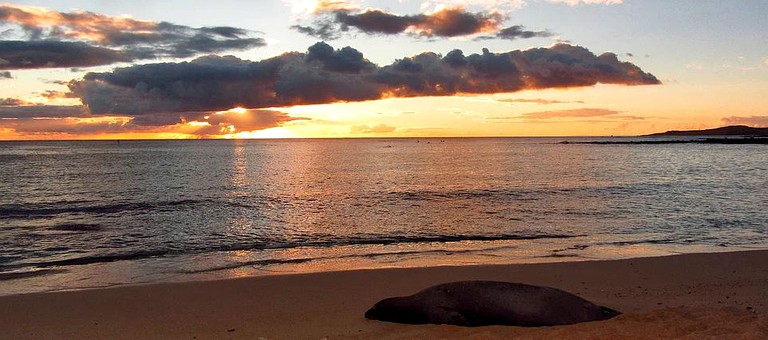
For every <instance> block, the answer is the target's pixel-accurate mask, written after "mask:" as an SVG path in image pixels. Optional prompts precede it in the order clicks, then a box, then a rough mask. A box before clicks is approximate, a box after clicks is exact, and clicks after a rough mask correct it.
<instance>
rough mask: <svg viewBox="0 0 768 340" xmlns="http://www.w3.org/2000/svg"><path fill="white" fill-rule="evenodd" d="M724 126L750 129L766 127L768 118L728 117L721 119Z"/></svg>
mask: <svg viewBox="0 0 768 340" xmlns="http://www.w3.org/2000/svg"><path fill="white" fill-rule="evenodd" d="M722 121H723V124H726V125H748V126H752V127H768V116H749V117H739V116H730V117H725V118H723V119H722Z"/></svg>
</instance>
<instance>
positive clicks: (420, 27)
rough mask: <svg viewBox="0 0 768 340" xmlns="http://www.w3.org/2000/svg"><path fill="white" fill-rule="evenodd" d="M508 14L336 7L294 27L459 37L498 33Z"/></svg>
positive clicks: (327, 35) (326, 35)
mask: <svg viewBox="0 0 768 340" xmlns="http://www.w3.org/2000/svg"><path fill="white" fill-rule="evenodd" d="M503 21H504V16H503V15H502V14H501V13H499V12H495V11H494V12H489V13H482V12H477V13H472V12H468V11H466V10H465V9H464V8H463V7H447V8H443V9H441V10H438V11H436V12H434V13H430V14H417V15H398V14H394V13H389V12H385V11H383V10H380V9H367V10H365V11H363V12H355V11H350V10H348V9H345V10H336V11H332V12H327V13H324V15H321V16H319V17H318V18H316V19H315V21H314V23H313V24H312V25H310V26H301V25H295V26H292V28H294V29H296V30H298V31H299V32H301V33H305V34H308V35H312V36H315V37H318V38H322V39H326V40H330V39H336V38H338V37H340V36H341V34H342V33H344V32H348V31H350V30H351V29H355V30H356V31H358V32H362V33H366V34H374V35H376V34H378V35H394V34H402V33H407V34H411V35H414V36H421V37H458V36H467V35H474V34H478V33H489V32H496V31H498V30H499V27H500V25H501V23H502V22H503Z"/></svg>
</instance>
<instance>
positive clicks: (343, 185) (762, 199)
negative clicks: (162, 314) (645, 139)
mask: <svg viewBox="0 0 768 340" xmlns="http://www.w3.org/2000/svg"><path fill="white" fill-rule="evenodd" d="M562 140H564V139H563V138H558V139H547V138H536V139H524V138H488V139H443V140H441V139H421V140H416V139H395V140H391V139H389V140H385V139H357V140H355V139H353V140H280V141H275V140H255V141H253V140H252V141H227V140H222V141H122V142H121V143H119V144H117V143H116V142H114V141H111V142H95V141H89V142H0V295H4V294H16V293H25V292H38V291H49V290H63V289H79V288H88V287H104V286H112V285H123V284H137V283H147V282H160V281H185V280H200V279H216V278H228V277H237V276H248V275H270V274H273V273H296V272H312V271H327V270H340V269H342V270H343V269H356V268H374V267H375V268H378V267H407V266H426V265H459V264H483V263H517V262H542V261H563V260H585V259H614V258H625V257H637V256H654V255H664V254H672V253H686V252H700V251H727V250H742V249H753V248H761V249H762V248H768V146H766V145H710V144H662V145H586V144H559V143H558V142H560V141H562ZM568 140H570V141H574V140H576V141H578V139H573V138H571V139H568Z"/></svg>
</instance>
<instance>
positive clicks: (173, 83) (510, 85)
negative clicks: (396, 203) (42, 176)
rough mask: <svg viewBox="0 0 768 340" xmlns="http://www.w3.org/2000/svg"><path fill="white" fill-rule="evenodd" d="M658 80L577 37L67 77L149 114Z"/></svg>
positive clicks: (98, 108) (86, 92) (211, 61)
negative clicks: (510, 47) (496, 47)
mask: <svg viewBox="0 0 768 340" xmlns="http://www.w3.org/2000/svg"><path fill="white" fill-rule="evenodd" d="M597 83H604V84H623V85H643V84H659V80H658V79H656V78H655V77H654V76H653V75H651V74H649V73H646V72H644V71H643V70H641V69H640V68H639V67H637V66H636V65H634V64H632V63H629V62H621V61H619V60H618V59H617V57H616V55H615V54H613V53H604V54H601V55H595V54H593V53H592V52H590V51H589V50H587V49H585V48H583V47H579V46H573V45H566V44H558V45H554V46H552V47H549V48H534V49H529V50H524V51H520V50H516V51H511V52H506V53H492V52H490V51H488V50H487V49H484V50H483V52H482V53H481V54H471V55H469V56H465V55H464V53H463V52H462V51H461V50H454V51H451V52H450V53H448V54H446V55H445V56H442V55H439V54H436V53H431V52H425V53H422V54H419V55H416V56H413V57H407V58H403V59H400V60H397V61H395V62H394V63H392V64H390V65H386V66H377V65H375V64H373V63H371V62H370V61H368V60H367V59H366V58H365V57H364V56H363V54H362V53H360V52H359V51H357V50H355V49H353V48H351V47H345V48H342V49H338V50H336V49H333V48H332V47H330V46H329V45H327V44H325V43H322V42H321V43H317V44H315V45H313V46H311V47H310V48H309V50H308V51H307V52H306V53H298V52H292V53H286V54H283V55H281V56H277V57H274V58H270V59H265V60H262V61H257V62H253V61H246V60H241V59H238V58H235V57H231V56H230V57H215V56H209V57H203V58H198V59H196V60H193V61H191V62H182V63H159V64H147V65H135V66H131V67H125V68H117V69H115V70H113V71H111V72H104V73H88V74H86V75H85V77H84V78H83V79H81V80H76V81H72V82H71V83H70V84H69V88H70V90H71V92H72V93H73V95H74V96H76V97H78V98H80V99H81V101H82V103H83V104H84V105H86V106H88V108H89V109H90V111H91V112H92V113H94V114H127V115H133V116H151V115H154V114H157V113H161V112H165V113H168V112H210V111H221V110H227V109H230V108H232V107H238V106H239V107H244V108H252V109H255V108H270V107H284V106H293V105H304V104H324V103H333V102H344V101H347V102H352V101H365V100H375V99H382V98H388V97H420V96H450V95H455V94H462V93H466V94H480V93H502V92H516V91H520V90H526V89H547V88H567V87H580V86H592V85H595V84H597Z"/></svg>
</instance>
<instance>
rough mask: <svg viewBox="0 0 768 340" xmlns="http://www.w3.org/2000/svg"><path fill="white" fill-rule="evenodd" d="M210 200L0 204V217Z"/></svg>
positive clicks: (107, 211) (170, 206)
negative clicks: (90, 203) (92, 203)
mask: <svg viewBox="0 0 768 340" xmlns="http://www.w3.org/2000/svg"><path fill="white" fill-rule="evenodd" d="M211 202H213V201H212V200H207V199H204V200H192V199H183V200H175V201H156V202H125V203H113V204H96V205H86V204H84V203H85V202H54V203H34V204H8V205H0V219H11V218H46V217H50V216H55V215H62V214H117V213H121V212H125V211H137V212H147V211H166V210H178V208H179V207H182V206H190V207H194V206H196V205H199V204H205V203H211Z"/></svg>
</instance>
